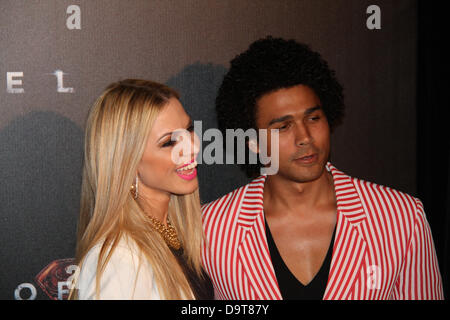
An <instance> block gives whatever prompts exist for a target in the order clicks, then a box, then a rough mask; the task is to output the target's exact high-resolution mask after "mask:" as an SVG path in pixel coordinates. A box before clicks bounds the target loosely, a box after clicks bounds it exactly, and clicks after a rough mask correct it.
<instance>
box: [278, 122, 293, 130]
mask: <svg viewBox="0 0 450 320" xmlns="http://www.w3.org/2000/svg"><path fill="white" fill-rule="evenodd" d="M289 127H290V124H289V123H285V124H283V125H282V126H281V127H279V128H278V129H279V130H285V129H287V128H289Z"/></svg>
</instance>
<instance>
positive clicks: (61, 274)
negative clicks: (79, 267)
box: [35, 258, 76, 300]
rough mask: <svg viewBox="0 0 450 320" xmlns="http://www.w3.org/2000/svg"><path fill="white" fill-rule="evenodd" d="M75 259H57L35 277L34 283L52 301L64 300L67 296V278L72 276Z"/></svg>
mask: <svg viewBox="0 0 450 320" xmlns="http://www.w3.org/2000/svg"><path fill="white" fill-rule="evenodd" d="M75 269H76V265H75V259H74V258H68V259H59V260H55V261H53V262H51V263H49V264H48V265H47V266H46V267H45V268H44V269H42V270H41V272H39V274H38V275H37V276H36V277H35V280H36V283H37V284H38V285H39V287H40V288H41V289H42V290H43V291H44V292H45V293H46V294H47V296H48V297H49V298H50V299H53V300H66V299H67V298H68V296H69V283H68V281H69V280H70V279H69V277H70V276H73V275H74V272H75Z"/></svg>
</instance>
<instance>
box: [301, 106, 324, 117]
mask: <svg viewBox="0 0 450 320" xmlns="http://www.w3.org/2000/svg"><path fill="white" fill-rule="evenodd" d="M320 109H322V107H321V106H314V107H311V108H309V109H306V111H305V113H304V115H305V116H307V115H310V114H311V113H313V112H314V111H317V110H320Z"/></svg>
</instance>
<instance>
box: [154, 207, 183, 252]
mask: <svg viewBox="0 0 450 320" xmlns="http://www.w3.org/2000/svg"><path fill="white" fill-rule="evenodd" d="M147 216H148V217H149V218H150V221H151V222H152V227H153V228H154V229H155V230H156V231H158V232H159V234H160V235H161V236H162V237H163V239H164V241H166V243H167V245H168V246H169V247H171V248H173V249H175V250H178V249H180V247H181V242H180V240H178V235H177V231H176V230H175V228H174V226H173V225H172V224H171V223H170V221H169V220H167V227H166V226H165V225H164V224H163V223H162V222H161V221H159V220H158V219H156V218H155V217H152V216H151V215H149V214H147Z"/></svg>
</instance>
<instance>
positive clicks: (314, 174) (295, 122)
mask: <svg viewBox="0 0 450 320" xmlns="http://www.w3.org/2000/svg"><path fill="white" fill-rule="evenodd" d="M256 108H257V112H256V126H257V128H258V129H268V146H267V148H268V150H271V147H270V141H271V139H270V129H278V130H279V170H278V176H282V177H284V178H286V179H288V180H291V181H295V182H300V183H303V182H310V181H314V180H316V179H318V178H319V177H320V176H321V175H322V174H323V173H324V170H325V165H326V163H327V161H328V156H329V153H330V128H329V125H328V121H327V118H326V116H325V113H324V112H323V110H322V108H321V103H320V100H319V98H318V97H317V95H316V94H315V93H314V91H313V90H312V89H311V88H309V87H307V86H304V85H297V86H294V87H291V88H288V89H280V90H277V91H274V92H271V93H268V94H265V95H263V96H262V97H261V98H260V99H259V100H258V101H257V106H256Z"/></svg>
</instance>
